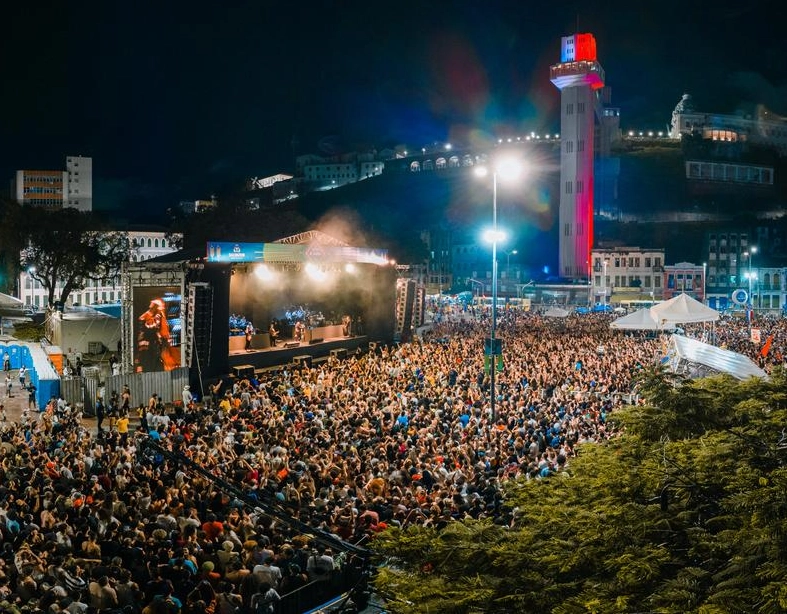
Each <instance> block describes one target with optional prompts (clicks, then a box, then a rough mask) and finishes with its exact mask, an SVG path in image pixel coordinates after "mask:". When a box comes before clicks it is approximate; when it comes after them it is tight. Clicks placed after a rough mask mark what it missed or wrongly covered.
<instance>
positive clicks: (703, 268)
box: [702, 262, 708, 305]
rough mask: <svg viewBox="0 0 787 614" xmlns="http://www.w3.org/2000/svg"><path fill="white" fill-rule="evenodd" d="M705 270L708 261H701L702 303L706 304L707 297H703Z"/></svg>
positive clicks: (706, 269)
mask: <svg viewBox="0 0 787 614" xmlns="http://www.w3.org/2000/svg"><path fill="white" fill-rule="evenodd" d="M707 271H708V263H707V262H703V263H702V304H703V305H707V304H708V299H707V298H706V297H705V288H706V283H705V275H706V273H707Z"/></svg>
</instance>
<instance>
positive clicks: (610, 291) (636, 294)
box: [590, 247, 664, 304]
mask: <svg viewBox="0 0 787 614" xmlns="http://www.w3.org/2000/svg"><path fill="white" fill-rule="evenodd" d="M591 261H592V271H591V278H590V281H591V284H590V285H591V294H592V297H593V300H594V301H595V302H596V303H602V304H604V303H619V302H620V301H622V300H627V299H632V300H637V299H643V300H647V299H651V300H660V299H661V298H662V296H663V293H664V250H663V249H643V248H641V247H618V248H613V249H594V250H593V252H592V253H591Z"/></svg>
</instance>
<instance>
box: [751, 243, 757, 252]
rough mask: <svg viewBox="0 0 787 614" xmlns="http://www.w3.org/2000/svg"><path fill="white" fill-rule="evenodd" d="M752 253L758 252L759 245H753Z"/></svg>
mask: <svg viewBox="0 0 787 614" xmlns="http://www.w3.org/2000/svg"><path fill="white" fill-rule="evenodd" d="M751 253H752V254H756V253H757V246H756V245H752V246H751Z"/></svg>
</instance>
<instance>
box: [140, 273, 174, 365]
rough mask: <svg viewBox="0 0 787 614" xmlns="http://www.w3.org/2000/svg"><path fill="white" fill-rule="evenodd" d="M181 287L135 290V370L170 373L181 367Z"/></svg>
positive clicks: (149, 287) (148, 287)
mask: <svg viewBox="0 0 787 614" xmlns="http://www.w3.org/2000/svg"><path fill="white" fill-rule="evenodd" d="M180 303H181V289H180V287H178V286H144V287H136V288H134V291H133V301H132V321H133V323H134V347H133V359H134V371H135V372H136V373H148V372H151V371H171V370H172V369H176V368H177V367H180V366H181V331H182V328H183V326H182V319H181V313H180Z"/></svg>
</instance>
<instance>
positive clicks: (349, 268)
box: [344, 262, 358, 274]
mask: <svg viewBox="0 0 787 614" xmlns="http://www.w3.org/2000/svg"><path fill="white" fill-rule="evenodd" d="M344 270H345V271H346V272H347V273H352V274H355V273H357V272H358V267H357V266H355V265H354V264H353V263H352V262H348V263H347V264H345V265H344Z"/></svg>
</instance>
